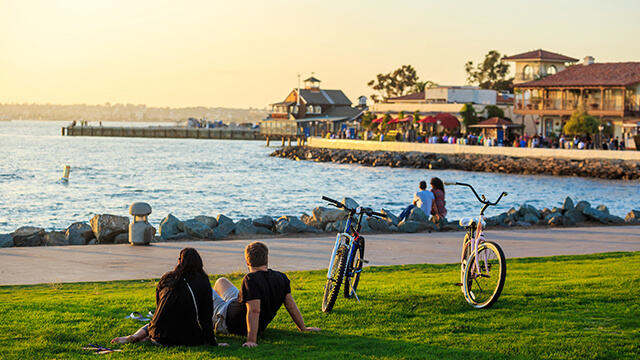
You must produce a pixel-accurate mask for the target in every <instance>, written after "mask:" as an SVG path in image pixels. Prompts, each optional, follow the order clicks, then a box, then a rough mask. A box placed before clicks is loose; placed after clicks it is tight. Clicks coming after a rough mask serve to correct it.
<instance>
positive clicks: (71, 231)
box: [64, 222, 96, 245]
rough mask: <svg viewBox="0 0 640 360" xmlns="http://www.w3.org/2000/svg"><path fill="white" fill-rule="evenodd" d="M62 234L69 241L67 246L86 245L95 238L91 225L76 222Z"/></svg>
mask: <svg viewBox="0 0 640 360" xmlns="http://www.w3.org/2000/svg"><path fill="white" fill-rule="evenodd" d="M64 234H65V235H66V237H67V240H68V241H69V245H86V243H87V242H89V241H90V240H91V239H94V238H95V237H96V236H95V235H94V234H93V229H92V228H91V225H89V224H87V223H86V222H76V223H73V224H71V225H70V226H69V227H68V228H67V230H65V232H64Z"/></svg>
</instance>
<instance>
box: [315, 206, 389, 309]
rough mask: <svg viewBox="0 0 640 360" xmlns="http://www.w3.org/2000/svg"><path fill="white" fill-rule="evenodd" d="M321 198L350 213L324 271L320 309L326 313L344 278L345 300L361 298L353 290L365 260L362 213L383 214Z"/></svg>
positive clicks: (355, 287) (382, 215)
mask: <svg viewBox="0 0 640 360" xmlns="http://www.w3.org/2000/svg"><path fill="white" fill-rule="evenodd" d="M322 199H323V200H325V201H327V202H328V203H329V205H331V206H335V207H337V208H339V209H344V210H345V211H347V212H348V213H349V216H348V217H347V222H346V224H345V227H344V231H343V232H341V233H338V235H337V236H336V243H335V246H334V247H333V253H332V254H331V261H330V262H329V269H328V271H327V282H326V284H325V286H324V297H323V298H322V311H324V312H329V311H331V310H332V309H333V305H334V304H335V303H336V299H337V298H338V293H340V286H341V285H342V282H343V280H344V297H345V298H348V299H350V298H353V297H355V298H356V299H357V300H358V301H360V300H359V299H358V295H357V293H356V289H357V288H358V282H359V281H360V274H361V273H362V266H363V265H364V264H365V263H368V261H367V260H365V259H364V237H362V236H360V229H361V227H362V225H361V224H362V217H363V216H364V215H367V216H369V217H371V216H377V217H380V218H383V217H386V216H385V215H384V214H381V213H377V212H375V211H373V210H371V208H365V207H362V206H358V207H356V208H355V209H352V208H349V207H347V206H346V205H345V204H343V203H341V202H338V201H336V200H333V199H330V198H328V197H326V196H323V197H322Z"/></svg>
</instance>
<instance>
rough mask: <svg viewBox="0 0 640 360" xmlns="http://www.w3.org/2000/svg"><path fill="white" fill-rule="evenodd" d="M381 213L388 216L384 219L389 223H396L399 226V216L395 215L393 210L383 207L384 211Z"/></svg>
mask: <svg viewBox="0 0 640 360" xmlns="http://www.w3.org/2000/svg"><path fill="white" fill-rule="evenodd" d="M380 213H381V214H385V215H386V216H387V217H386V218H384V219H383V220H386V221H387V222H389V225H395V226H398V224H400V219H398V217H397V216H395V215H393V214H392V213H391V212H389V211H387V210H385V209H382V211H380Z"/></svg>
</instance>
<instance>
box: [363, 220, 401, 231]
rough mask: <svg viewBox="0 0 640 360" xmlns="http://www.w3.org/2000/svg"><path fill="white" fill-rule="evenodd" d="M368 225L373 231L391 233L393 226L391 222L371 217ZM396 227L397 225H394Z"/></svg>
mask: <svg viewBox="0 0 640 360" xmlns="http://www.w3.org/2000/svg"><path fill="white" fill-rule="evenodd" d="M367 223H369V227H370V228H371V230H373V231H378V232H389V231H391V226H390V225H389V222H387V221H386V220H383V219H379V218H377V217H370V218H368V219H367ZM393 226H394V227H395V225H393Z"/></svg>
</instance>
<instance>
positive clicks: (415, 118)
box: [413, 110, 420, 125]
mask: <svg viewBox="0 0 640 360" xmlns="http://www.w3.org/2000/svg"><path fill="white" fill-rule="evenodd" d="M419 118H420V110H416V111H414V112H413V125H415V124H417V123H418V119H419Z"/></svg>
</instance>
